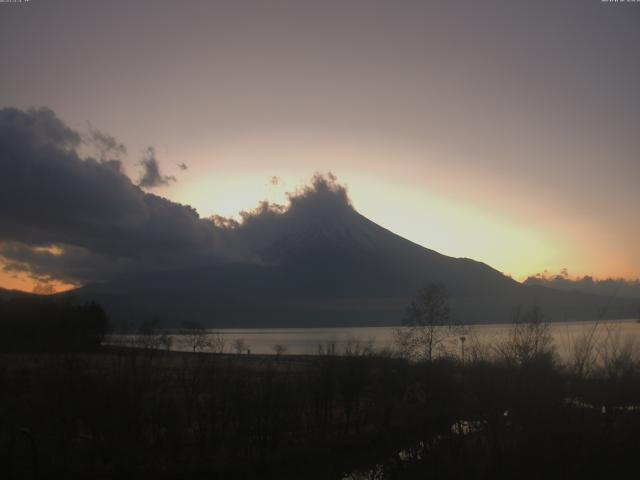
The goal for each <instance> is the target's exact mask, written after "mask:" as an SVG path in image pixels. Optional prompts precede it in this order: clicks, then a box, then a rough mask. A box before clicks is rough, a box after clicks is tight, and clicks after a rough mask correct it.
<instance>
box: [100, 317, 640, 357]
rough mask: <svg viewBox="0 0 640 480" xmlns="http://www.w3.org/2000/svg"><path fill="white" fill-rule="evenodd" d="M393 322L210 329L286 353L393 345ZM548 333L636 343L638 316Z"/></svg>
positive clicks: (472, 343) (495, 336)
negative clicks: (306, 326)
mask: <svg viewBox="0 0 640 480" xmlns="http://www.w3.org/2000/svg"><path fill="white" fill-rule="evenodd" d="M396 328H397V327H345V328H265V329H217V330H209V331H208V332H209V335H210V337H211V339H212V340H214V339H216V338H219V339H222V340H224V349H225V351H226V352H233V351H234V344H236V343H237V341H238V340H242V342H243V343H244V348H243V351H244V352H245V353H246V352H247V351H250V352H251V353H252V354H273V353H275V348H276V346H277V345H280V346H282V347H284V349H285V353H286V354H296V355H315V354H318V353H335V354H343V353H345V350H346V349H349V348H350V349H352V350H354V349H360V350H361V349H363V348H365V347H371V348H373V349H374V350H376V351H379V350H382V349H391V348H393V345H394V330H395V329H396ZM512 329H513V325H511V324H485V325H470V326H465V327H464V330H463V331H456V332H455V334H453V335H450V336H449V337H448V340H447V343H446V345H445V347H444V348H445V349H446V350H447V351H448V352H450V353H455V354H459V353H461V352H462V342H461V341H460V338H461V337H464V338H465V342H464V344H465V349H466V351H467V352H468V354H470V351H471V349H473V348H478V347H479V348H485V349H491V347H492V346H494V345H496V344H499V343H500V342H504V341H506V340H507V339H508V337H509V333H510V332H511V331H512ZM549 329H550V333H551V335H552V337H553V341H554V344H555V346H556V349H557V351H558V353H559V355H560V356H561V357H563V358H566V357H567V356H568V355H569V354H570V352H571V349H572V346H573V345H575V342H576V341H578V340H579V339H580V338H581V337H584V336H587V335H592V337H593V339H594V341H595V342H594V343H595V344H596V346H597V345H602V344H604V343H609V344H615V345H618V346H623V345H627V344H632V343H638V344H639V345H640V322H638V321H637V320H634V319H629V320H616V321H601V322H566V323H565V322H563V323H552V324H549ZM169 336H170V337H171V340H172V342H171V345H172V346H171V349H172V350H190V349H191V347H189V346H188V345H187V344H186V342H185V338H184V336H182V335H179V334H171V335H169ZM132 338H133V336H131V335H113V336H112V337H111V338H110V339H109V340H108V343H112V344H122V343H126V342H127V341H130V340H131V339H132Z"/></svg>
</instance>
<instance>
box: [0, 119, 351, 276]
mask: <svg viewBox="0 0 640 480" xmlns="http://www.w3.org/2000/svg"><path fill="white" fill-rule="evenodd" d="M92 138H93V140H91V141H92V142H93V141H95V139H96V138H100V140H98V141H99V142H102V143H103V144H105V150H104V151H105V152H112V153H117V152H120V153H124V152H125V149H124V147H122V148H120V146H119V145H120V144H118V143H117V142H116V141H115V140H114V139H113V137H110V136H108V135H105V134H100V135H97V136H96V135H95V131H94V133H93V134H92ZM85 143H86V140H83V138H82V137H81V136H80V135H79V134H78V133H77V132H74V131H73V130H71V129H69V128H68V127H67V126H66V125H64V123H62V122H61V121H60V120H59V119H58V118H57V117H56V116H55V114H54V113H53V112H52V111H51V110H49V109H37V110H36V109H31V110H28V111H21V110H17V109H12V108H5V109H1V110H0V170H1V171H2V175H1V176H0V259H1V260H2V264H3V265H4V267H3V268H4V269H5V270H7V271H10V272H27V273H28V274H29V275H31V276H32V277H33V278H35V279H37V280H38V281H40V282H45V283H46V282H48V281H51V280H62V281H65V282H68V283H72V284H84V283H88V282H93V281H100V280H106V279H110V278H114V277H116V276H118V275H123V274H127V273H131V272H136V271H145V270H152V269H166V268H183V267H190V266H206V265H215V264H218V263H220V262H226V261H237V260H251V261H261V262H262V261H264V255H263V252H264V249H265V248H266V247H267V246H268V245H269V244H272V243H274V242H276V241H277V240H278V239H281V238H283V237H287V236H293V237H295V235H298V234H299V232H301V231H303V230H304V229H306V228H308V226H309V225H310V224H311V223H312V222H325V221H326V219H327V218H329V217H334V216H339V215H342V214H343V213H345V212H348V211H352V207H351V203H350V201H349V198H348V195H347V191H346V189H345V187H343V186H342V185H339V184H338V183H337V181H336V178H335V177H334V176H333V175H332V174H328V175H327V176H323V175H319V174H317V175H315V176H314V177H313V179H312V181H311V184H310V185H308V186H306V187H304V188H302V189H300V190H299V191H298V192H296V193H294V194H291V195H289V203H288V205H286V206H282V205H273V204H269V203H268V202H263V203H261V204H259V205H258V207H257V208H256V209H254V210H252V211H249V212H242V214H241V220H240V221H235V220H233V219H228V218H224V217H212V218H207V219H203V218H200V216H199V215H198V213H197V212H196V210H195V209H193V208H192V207H190V206H188V205H181V204H178V203H175V202H171V201H169V200H167V199H165V198H162V197H160V196H157V195H154V194H151V193H147V192H145V191H143V190H142V189H141V188H140V187H139V186H137V185H135V184H133V183H132V182H131V180H130V179H129V178H128V177H127V176H126V175H125V174H124V173H123V172H122V171H121V170H120V169H115V168H113V166H112V165H111V164H110V160H114V159H112V158H109V157H111V156H112V155H111V154H109V155H106V156H105V157H104V158H102V159H96V158H93V157H82V156H81V155H80V154H79V150H80V147H81V146H82V145H84V144H85ZM146 160H148V165H155V166H156V167H157V163H156V162H155V156H154V154H153V150H150V151H149V152H148V157H147V158H146ZM149 171H151V172H152V173H151V174H150V177H149V178H155V179H156V180H154V181H151V180H147V181H145V182H141V183H144V184H145V185H148V184H149V182H150V183H151V184H154V185H155V184H157V179H158V178H160V179H163V178H164V180H163V181H169V180H166V177H163V176H162V175H161V174H160V172H159V170H157V169H156V170H153V167H151V170H150V169H149V168H147V172H149Z"/></svg>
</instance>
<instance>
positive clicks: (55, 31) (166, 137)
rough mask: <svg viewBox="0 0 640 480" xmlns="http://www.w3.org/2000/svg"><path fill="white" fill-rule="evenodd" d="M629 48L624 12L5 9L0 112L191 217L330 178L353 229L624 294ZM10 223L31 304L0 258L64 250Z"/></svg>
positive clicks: (634, 231)
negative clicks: (610, 281) (351, 215)
mask: <svg viewBox="0 0 640 480" xmlns="http://www.w3.org/2000/svg"><path fill="white" fill-rule="evenodd" d="M639 43H640V3H635V2H628V3H624V2H618V3H610V2H602V1H600V0H580V1H571V0H554V1H547V0H539V1H530V2H525V1H513V0H511V1H507V0H504V1H502V0H474V1H465V0H460V1H455V2H427V1H410V0H406V1H402V2H398V1H374V0H368V1H358V0H352V1H334V0H326V1H323V2H311V1H304V0H298V1H288V2H282V1H269V2H267V1H254V2H249V1H243V0H234V1H228V2H222V1H221V2H217V1H199V0H194V1H190V2H179V1H164V0H154V1H135V2H133V1H127V2H122V1H118V0H113V1H109V2H97V1H96V2H94V1H86V0H84V1H67V0H58V1H55V2H54V1H43V0H31V1H29V2H21V3H0V44H1V45H2V46H3V48H2V49H0V72H2V74H1V76H0V107H11V108H15V109H17V110H19V111H21V112H26V111H28V109H29V108H32V107H34V108H46V109H49V110H50V111H51V112H52V113H53V115H55V118H56V119H57V120H59V121H60V122H61V124H63V125H64V127H65V128H67V127H68V128H69V130H70V131H73V132H77V133H78V134H79V135H81V136H82V139H83V140H82V141H80V143H79V144H78V143H74V142H75V141H74V140H73V139H71V137H69V138H67V137H65V140H64V141H62V143H60V142H61V141H60V139H57V140H56V141H57V142H58V143H57V144H56V146H55V148H56V149H61V148H62V149H66V148H71V147H69V144H67V143H65V142H71V143H73V148H74V149H76V150H77V152H78V155H80V156H82V155H92V156H93V157H95V158H98V157H100V146H102V148H103V150H102V153H105V150H104V148H106V147H105V145H106V143H105V142H104V140H105V139H111V140H113V142H114V143H112V144H111V147H109V148H108V152H107V153H108V156H109V158H112V157H113V158H117V160H118V162H120V163H119V167H118V168H121V169H122V172H123V173H125V174H126V175H128V177H129V178H130V179H131V180H132V182H133V183H135V184H136V185H139V186H140V187H141V188H142V189H143V190H144V191H146V192H149V193H153V194H155V195H157V196H159V197H164V198H166V199H168V200H170V201H171V202H173V203H175V204H181V205H190V206H191V207H193V208H194V209H195V210H196V211H197V213H198V215H199V217H201V218H205V217H208V216H210V215H214V214H217V215H223V216H235V217H236V218H240V217H239V216H238V213H239V212H240V211H242V210H248V209H252V208H255V207H256V206H257V205H258V203H259V202H260V201H261V200H265V199H266V200H269V201H271V202H278V203H286V201H287V196H286V193H287V192H295V191H296V189H300V188H301V187H303V186H304V185H307V184H308V183H309V181H310V179H311V178H312V176H313V174H314V173H315V172H332V173H333V174H335V175H336V176H337V178H338V182H339V183H340V184H341V185H345V186H346V188H347V190H348V194H349V197H350V199H351V202H352V203H353V205H354V206H355V208H356V209H357V210H358V211H359V212H360V213H362V214H363V215H365V216H366V217H368V218H370V219H371V220H373V221H375V222H376V223H378V224H380V225H382V226H384V227H385V228H388V229H390V230H391V231H393V232H395V233H397V234H399V235H401V236H403V237H406V238H408V239H410V240H412V241H414V242H416V243H418V244H421V245H424V246H426V247H428V248H431V249H434V250H437V251H439V252H441V253H444V254H446V255H451V256H455V257H469V258H473V259H476V260H479V261H483V262H485V263H487V264H489V265H491V266H493V267H494V268H496V269H498V270H500V271H502V272H504V273H506V274H509V275H512V276H513V277H514V278H516V279H519V280H522V279H524V278H526V277H527V276H528V275H530V274H534V273H537V272H541V271H544V270H548V271H554V272H556V271H560V270H561V269H563V268H567V269H568V270H569V272H570V273H572V274H574V275H587V274H588V275H594V276H596V277H607V276H614V277H625V278H638V277H640V255H639V254H640V247H639V246H638V238H640V220H639V216H638V213H637V212H638V205H639V204H640V188H638V183H639V180H640V158H639V155H638V152H640V136H639V135H638V127H639V125H640V118H639V115H640V113H639V112H640V92H639V89H638V85H640V81H639V80H640V78H639V77H640V55H638V48H637V47H638V44H639ZM16 118H17V117H16V116H15V115H9V114H7V115H6V116H5V118H4V121H5V126H6V128H7V129H8V130H7V131H8V132H14V131H13V130H11V129H12V128H13V127H15V125H14V124H12V123H11V122H15V121H16V120H15V119H16ZM20 118H22V117H20ZM25 118H26V117H25ZM31 118H32V120H33V119H36V120H33V121H35V122H36V123H37V124H38V125H41V124H42V125H45V124H46V125H49V124H53V123H55V122H54V121H53V120H52V119H51V118H50V117H48V116H47V115H46V114H42V113H40V114H38V115H32V117H31ZM57 120H56V121H57ZM24 121H25V122H27V120H24ZM47 122H48V123H47ZM38 128H40V127H38ZM43 128H44V127H43ZM46 128H49V127H46ZM55 128H63V127H60V125H58V124H57V123H56V126H55ZM32 134H33V135H32ZM7 135H9V134H7ZM15 135H16V134H15V132H14V133H11V135H10V136H5V137H4V138H5V142H7V143H10V144H11V145H13V143H12V140H11V139H13V138H14V137H15ZM25 135H26V134H25ZM65 135H66V134H65ZM27 136H28V138H40V133H38V134H37V135H36V134H34V133H33V132H31V133H29V134H28V135H27ZM71 136H73V135H71ZM7 138H8V139H9V140H6V139H7ZM25 138H27V137H25ZM87 138H88V139H89V141H87V140H86V139H87ZM100 138H102V140H103V141H102V142H101V141H100ZM107 143H108V142H107ZM47 145H49V143H48V144H47ZM114 145H115V147H119V146H122V147H123V148H112V147H114ZM0 147H2V145H0ZM11 148H13V147H11ZM16 148H17V147H16ZM96 150H98V151H96ZM6 151H9V150H5V152H6ZM0 152H2V149H1V148H0ZM7 158H8V157H7ZM98 159H99V158H98ZM70 161H71V160H70ZM1 162H3V158H0V163H1ZM145 162H146V163H145ZM0 166H1V165H0ZM9 171H10V170H9ZM25 175H27V174H25ZM82 178H84V177H82ZM31 180H33V179H31ZM31 180H30V181H31ZM36 180H38V182H35V183H38V184H40V185H41V186H42V185H43V182H44V184H46V182H47V180H46V178H40V179H36ZM114 181H115V180H114ZM118 182H120V183H118V185H120V186H121V187H122V185H121V184H122V181H121V180H118ZM116 183H117V182H116ZM0 185H2V184H1V183H0ZM33 185H34V181H31V183H30V184H29V186H33ZM69 185H71V187H69V188H76V187H77V185H76V184H73V183H70V184H69ZM114 188H115V187H114ZM118 188H120V187H118ZM122 188H123V189H124V190H123V191H125V190H126V192H129V193H130V190H129V189H128V187H127V188H125V187H122ZM81 190H82V189H81ZM85 190H86V192H85V193H86V194H87V195H91V194H92V191H91V190H87V189H85ZM8 191H9V187H6V190H5V195H2V192H0V198H2V201H4V202H12V201H13V200H12V199H15V198H19V195H20V194H19V193H15V194H13V195H14V196H9V195H8V194H6V192H8ZM132 195H133V194H132ZM70 198H71V197H70ZM73 198H76V197H73ZM77 198H78V200H77V201H79V202H82V198H83V197H82V196H78V197H77ZM136 198H137V197H136ZM145 198H146V200H145V201H147V200H148V199H149V198H151V197H145ZM21 201H22V202H29V201H30V200H29V197H25V198H23V199H22V200H21ZM154 201H155V200H154ZM45 206H46V202H45ZM7 208H9V207H7ZM18 210H19V209H15V212H14V211H13V210H11V211H9V210H8V209H7V210H5V213H4V215H6V218H9V216H10V215H14V214H17V213H16V212H18ZM23 213H24V212H23ZM24 218H26V217H24ZM34 218H35V217H34ZM0 220H2V219H1V218H0ZM34 221H40V220H34ZM4 223H5V227H4V230H5V231H4V232H3V231H2V230H3V229H2V228H0V249H2V244H3V243H4V252H5V254H4V257H3V260H1V262H3V265H4V267H5V269H4V270H3V271H2V272H0V287H5V288H20V289H25V290H30V289H32V288H34V285H35V286H36V287H37V288H42V285H41V283H42V282H39V281H37V280H34V278H32V277H33V271H31V274H32V275H31V276H29V266H28V264H29V261H30V260H28V258H32V257H28V256H27V257H24V256H23V257H21V259H22V260H21V261H22V265H23V267H24V266H25V265H26V267H24V268H23V270H24V271H20V270H19V269H16V266H15V264H13V267H11V268H9V269H8V265H9V264H10V263H11V261H10V259H7V256H6V252H7V251H8V248H9V247H10V248H9V249H13V250H12V251H14V252H15V251H17V250H16V249H17V248H18V247H20V246H24V245H28V246H29V248H31V249H33V248H37V249H40V250H38V251H45V252H55V251H56V249H58V248H62V249H64V245H63V244H62V243H61V242H62V240H61V238H62V239H63V240H64V239H65V238H67V237H64V236H62V237H55V236H50V237H47V238H49V240H48V241H49V243H48V244H47V242H46V241H45V240H43V238H45V236H42V237H40V238H39V239H38V241H37V242H36V243H29V242H28V241H27V237H26V236H24V235H26V234H25V233H20V232H25V231H26V230H25V229H24V228H23V229H22V230H19V231H18V230H15V231H13V230H11V228H9V227H8V226H7V225H9V223H10V222H8V221H7V222H4ZM43 225H44V223H42V224H40V225H39V226H43ZM23 227H24V226H23ZM41 230H42V231H45V230H46V229H45V228H44V227H43V228H41ZM16 232H18V233H16ZM76 233H77V232H76ZM81 233H82V234H84V232H81ZM77 234H78V235H80V233H77ZM20 235H23V236H22V237H21V236H20ZM207 235H208V234H207ZM29 238H31V237H29ZM29 241H31V240H29ZM65 241H67V242H71V243H73V241H71V240H69V239H68V238H67V240H65ZM16 245H17V246H16ZM7 246H8V247H7ZM83 248H84V247H83ZM36 253H37V252H36ZM85 253H86V252H85ZM93 253H95V252H93ZM31 254H34V251H31ZM101 254H105V252H101ZM25 258H27V259H26V260H25ZM33 261H34V262H35V261H36V260H33ZM25 262H26V263H25ZM39 278H40V279H42V278H43V277H42V276H40V277H39ZM49 278H55V275H52V276H50V277H49ZM70 281H71V279H70V278H66V280H64V279H58V281H55V282H52V283H51V284H52V285H54V287H55V288H63V287H64V286H69V285H70V283H69V282H70Z"/></svg>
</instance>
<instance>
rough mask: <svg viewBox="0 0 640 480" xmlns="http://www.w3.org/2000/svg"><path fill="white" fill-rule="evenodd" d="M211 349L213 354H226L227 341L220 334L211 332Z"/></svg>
mask: <svg viewBox="0 0 640 480" xmlns="http://www.w3.org/2000/svg"><path fill="white" fill-rule="evenodd" d="M209 343H210V347H209V348H210V349H211V351H212V352H213V353H224V349H225V347H226V346H227V341H226V339H225V338H224V335H222V334H221V333H220V332H211V333H210V334H209Z"/></svg>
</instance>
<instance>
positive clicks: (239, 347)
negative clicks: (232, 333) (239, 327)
mask: <svg viewBox="0 0 640 480" xmlns="http://www.w3.org/2000/svg"><path fill="white" fill-rule="evenodd" d="M248 347H249V346H248V345H247V342H245V341H244V338H236V339H235V340H234V341H233V351H234V352H236V353H238V354H240V353H244V352H245V351H247V350H248Z"/></svg>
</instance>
